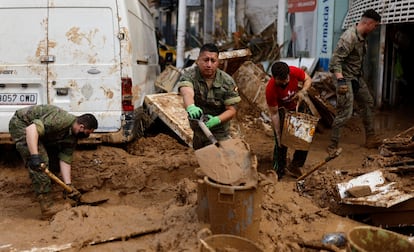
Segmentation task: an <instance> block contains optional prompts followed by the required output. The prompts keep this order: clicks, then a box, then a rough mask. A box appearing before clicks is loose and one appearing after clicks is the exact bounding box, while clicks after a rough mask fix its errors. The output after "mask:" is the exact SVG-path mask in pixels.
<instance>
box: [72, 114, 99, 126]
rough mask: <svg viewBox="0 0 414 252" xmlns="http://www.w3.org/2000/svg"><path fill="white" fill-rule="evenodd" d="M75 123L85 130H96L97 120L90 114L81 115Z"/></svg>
mask: <svg viewBox="0 0 414 252" xmlns="http://www.w3.org/2000/svg"><path fill="white" fill-rule="evenodd" d="M76 122H77V123H78V124H83V126H85V128H86V129H97V128H98V120H96V117H95V116H94V115H92V114H83V115H80V116H78V117H77V118H76Z"/></svg>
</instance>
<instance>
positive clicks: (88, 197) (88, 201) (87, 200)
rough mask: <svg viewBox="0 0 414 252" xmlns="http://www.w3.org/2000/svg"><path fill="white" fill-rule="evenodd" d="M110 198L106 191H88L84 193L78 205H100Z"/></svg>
mask: <svg viewBox="0 0 414 252" xmlns="http://www.w3.org/2000/svg"><path fill="white" fill-rule="evenodd" d="M108 200H109V196H108V195H105V193H102V192H99V191H95V192H87V193H84V194H82V196H81V198H80V200H79V201H78V202H77V205H78V206H81V205H88V206H98V205H101V204H103V203H105V202H107V201H108Z"/></svg>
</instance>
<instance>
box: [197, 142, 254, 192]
mask: <svg viewBox="0 0 414 252" xmlns="http://www.w3.org/2000/svg"><path fill="white" fill-rule="evenodd" d="M195 156H196V158H197V161H198V163H199V165H200V169H201V171H202V172H203V173H204V174H205V175H206V176H208V177H209V178H211V179H213V180H214V181H216V182H219V183H222V184H228V185H240V184H252V183H257V178H258V175H257V171H256V167H257V159H256V156H254V155H252V154H251V152H250V148H249V147H248V145H247V143H246V142H244V141H243V140H241V139H228V140H224V141H220V144H219V146H216V145H214V144H211V145H208V146H206V147H203V148H201V149H198V150H196V151H195Z"/></svg>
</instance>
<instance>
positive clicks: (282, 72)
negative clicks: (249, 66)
mask: <svg viewBox="0 0 414 252" xmlns="http://www.w3.org/2000/svg"><path fill="white" fill-rule="evenodd" d="M289 72H290V69H289V66H288V65H287V64H286V63H285V62H281V61H278V62H275V63H274V64H273V65H272V75H273V77H274V78H275V79H278V80H286V79H287V77H288V75H289Z"/></svg>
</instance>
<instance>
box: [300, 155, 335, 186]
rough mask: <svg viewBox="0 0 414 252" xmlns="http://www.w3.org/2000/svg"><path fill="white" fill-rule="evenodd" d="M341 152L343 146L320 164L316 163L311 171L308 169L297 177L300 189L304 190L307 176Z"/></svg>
mask: <svg viewBox="0 0 414 252" xmlns="http://www.w3.org/2000/svg"><path fill="white" fill-rule="evenodd" d="M341 152H342V148H338V149H337V150H336V151H335V153H332V154H330V155H328V156H327V157H326V158H325V159H324V160H323V161H321V162H320V163H319V164H317V165H315V166H314V167H313V168H312V169H311V170H310V171H308V172H307V173H305V174H303V175H302V176H300V177H299V178H297V179H296V186H297V188H298V189H299V191H302V189H303V185H304V183H305V178H306V177H308V176H309V175H311V174H312V173H313V172H315V171H316V170H318V169H319V168H321V167H322V166H323V165H325V164H326V163H328V162H329V161H331V160H332V159H334V158H336V157H337V156H339V154H341Z"/></svg>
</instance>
